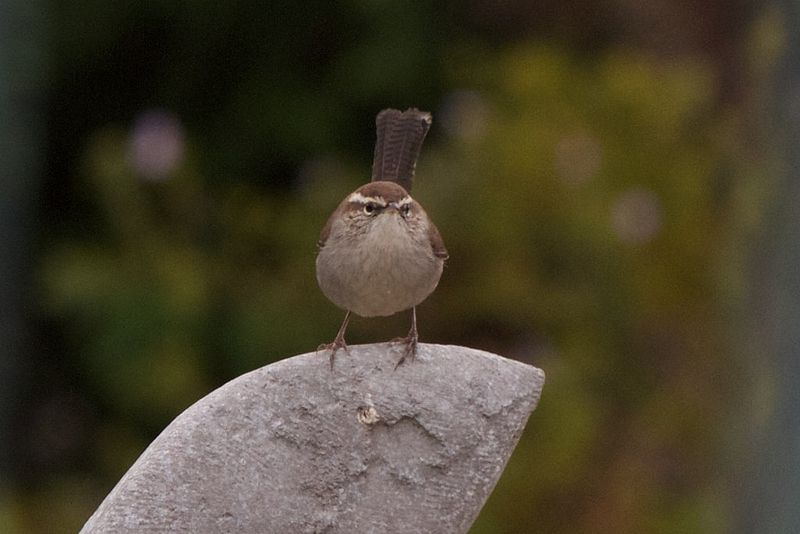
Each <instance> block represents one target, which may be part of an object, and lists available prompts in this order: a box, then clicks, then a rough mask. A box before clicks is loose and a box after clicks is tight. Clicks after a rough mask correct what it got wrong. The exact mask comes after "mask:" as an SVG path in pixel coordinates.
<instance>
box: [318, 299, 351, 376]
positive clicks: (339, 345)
mask: <svg viewBox="0 0 800 534" xmlns="http://www.w3.org/2000/svg"><path fill="white" fill-rule="evenodd" d="M348 322H350V310H347V313H346V314H345V315H344V321H343V322H342V326H341V327H339V333H337V334H336V338H334V340H333V342H331V343H323V344H322V345H320V346H319V347H317V351H321V350H330V351H331V371H332V370H333V359H334V357H335V356H336V351H337V350H339V349H344V351H345V352H350V351H349V349H348V348H347V343H346V342H345V340H344V332H345V330H347V323H348Z"/></svg>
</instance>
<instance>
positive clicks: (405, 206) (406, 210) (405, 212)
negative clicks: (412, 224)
mask: <svg viewBox="0 0 800 534" xmlns="http://www.w3.org/2000/svg"><path fill="white" fill-rule="evenodd" d="M400 213H402V214H403V217H406V216H408V214H409V213H411V204H403V205H402V206H401V207H400Z"/></svg>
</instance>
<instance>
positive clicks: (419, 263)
mask: <svg viewBox="0 0 800 534" xmlns="http://www.w3.org/2000/svg"><path fill="white" fill-rule="evenodd" d="M365 245H366V246H361V247H355V248H350V250H349V251H348V252H347V253H341V252H337V250H341V248H340V247H329V246H326V247H324V248H323V249H322V250H320V253H319V255H318V256H317V280H318V282H319V285H320V288H321V289H322V292H323V293H324V294H325V296H326V297H328V298H329V299H330V300H331V301H332V302H333V303H334V304H336V305H337V306H339V307H340V308H342V309H345V310H350V311H352V312H354V313H356V314H358V315H361V316H363V317H373V316H385V315H392V314H394V313H397V312H399V311H402V310H406V309H408V308H411V307H412V306H416V305H417V304H419V303H420V302H422V301H423V300H425V299H426V298H427V297H428V295H430V294H431V293H432V292H433V290H434V289H435V288H436V285H437V284H438V283H439V278H440V277H441V274H442V266H443V261H442V260H441V259H440V258H437V257H436V256H434V254H433V250H432V249H431V247H430V245H429V244H427V243H418V242H415V241H412V240H394V241H384V242H381V243H368V244H365Z"/></svg>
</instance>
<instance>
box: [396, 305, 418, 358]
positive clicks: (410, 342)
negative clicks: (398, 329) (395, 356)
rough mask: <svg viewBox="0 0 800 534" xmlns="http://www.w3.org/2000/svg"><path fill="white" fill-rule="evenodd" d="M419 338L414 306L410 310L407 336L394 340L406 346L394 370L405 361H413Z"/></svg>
mask: <svg viewBox="0 0 800 534" xmlns="http://www.w3.org/2000/svg"><path fill="white" fill-rule="evenodd" d="M418 339H419V337H418V336H417V307H416V306H414V307H412V308H411V330H409V331H408V335H407V336H406V337H401V338H399V339H396V340H395V341H396V342H397V343H403V344H404V345H405V346H406V349H405V351H403V357H402V358H400V360H399V361H398V362H397V365H395V366H394V368H395V369H397V368H398V367H400V364H401V363H403V362H404V361H406V360H407V359H408V360H409V361H413V360H414V357H415V356H416V355H417V340H418Z"/></svg>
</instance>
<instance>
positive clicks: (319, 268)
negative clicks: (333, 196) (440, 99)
mask: <svg viewBox="0 0 800 534" xmlns="http://www.w3.org/2000/svg"><path fill="white" fill-rule="evenodd" d="M431 124H432V116H431V114H430V113H428V112H425V111H420V110H418V109H416V108H409V109H407V110H405V111H400V110H397V109H384V110H382V111H381V112H379V113H378V115H377V116H376V118H375V126H376V142H375V151H374V155H373V161H372V177H371V181H370V182H368V183H366V184H364V185H362V186H361V187H359V188H358V189H356V190H355V191H353V192H352V193H350V194H348V195H347V196H346V197H345V198H344V199H343V200H342V201H341V203H340V204H339V205H338V207H337V208H336V209H335V210H334V212H333V213H332V214H331V216H330V217H329V218H328V221H327V223H326V224H325V226H324V227H323V229H322V232H321V233H320V238H319V242H318V252H317V258H316V275H317V282H318V284H319V287H320V289H321V290H322V293H323V294H324V295H325V296H326V297H327V298H328V299H329V300H330V301H331V302H332V303H333V304H335V305H336V306H338V307H339V308H341V309H342V310H344V311H345V316H344V321H343V322H342V326H341V327H340V328H339V332H338V333H337V334H336V337H335V338H334V340H333V341H332V342H331V343H327V344H323V345H320V347H319V349H318V350H330V365H331V369H333V365H334V358H335V356H336V352H337V351H338V350H340V349H344V350H345V352H347V350H348V348H347V343H346V342H345V331H346V330H347V325H348V323H349V321H350V316H351V314H356V315H359V316H361V317H385V316H389V315H393V314H395V313H398V312H401V311H405V310H408V309H411V329H410V330H409V332H408V335H407V336H405V337H403V338H398V339H396V340H394V341H396V342H400V343H402V344H403V345H404V346H405V350H404V351H403V355H402V357H401V358H400V359H399V360H398V362H397V364H396V365H395V369H396V368H397V367H399V366H400V365H401V364H402V363H403V362H404V361H406V360H408V361H411V360H413V359H414V357H415V356H416V352H417V344H418V340H419V336H418V333H417V311H416V307H417V305H419V304H420V303H421V302H422V301H424V300H425V299H426V298H427V297H428V296H429V295H430V294H431V293H432V292H433V290H434V289H436V286H437V285H438V283H439V279H440V278H441V275H442V270H443V268H444V263H445V260H447V259H448V257H449V255H448V252H447V248H446V247H445V245H444V241H443V240H442V236H441V234H440V233H439V230H438V228H437V227H436V225H435V224H434V223H433V221H432V220H431V219H430V217H428V214H427V213H426V212H425V210H424V209H423V207H422V206H421V205H420V204H419V203H418V202H417V201H416V200H414V198H413V197H411V194H410V192H411V186H412V182H413V179H414V173H415V170H416V164H417V158H418V157H419V153H420V150H421V148H422V143H423V141H424V139H425V136H426V135H427V133H428V130H429V129H430V127H431Z"/></svg>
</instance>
